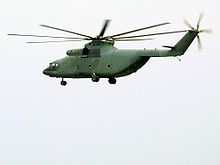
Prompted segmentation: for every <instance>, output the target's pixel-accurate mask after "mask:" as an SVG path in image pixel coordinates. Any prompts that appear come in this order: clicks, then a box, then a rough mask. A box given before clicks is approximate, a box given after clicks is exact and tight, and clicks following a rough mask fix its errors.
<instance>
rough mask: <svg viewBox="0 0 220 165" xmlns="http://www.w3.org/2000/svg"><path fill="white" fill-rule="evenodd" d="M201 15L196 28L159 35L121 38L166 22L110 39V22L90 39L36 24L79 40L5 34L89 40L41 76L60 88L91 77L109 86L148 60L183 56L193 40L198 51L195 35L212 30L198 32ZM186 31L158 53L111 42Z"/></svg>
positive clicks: (106, 21) (199, 45)
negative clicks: (58, 82) (56, 80)
mask: <svg viewBox="0 0 220 165" xmlns="http://www.w3.org/2000/svg"><path fill="white" fill-rule="evenodd" d="M202 17H203V13H201V14H200V16H199V20H198V23H197V26H196V28H194V27H192V26H191V25H190V23H189V22H188V21H187V20H186V19H185V20H184V23H185V24H186V25H187V26H188V27H189V28H190V30H181V31H170V32H160V33H152V34H144V35H133V36H124V35H126V34H130V33H134V32H137V31H142V30H146V29H150V28H155V27H158V26H163V25H167V24H169V22H165V23H161V24H156V25H152V26H147V27H143V28H140V29H135V30H131V31H128V32H124V33H119V34H115V35H111V36H104V34H105V31H106V29H107V27H108V25H109V23H110V20H105V21H104V24H103V27H102V29H101V32H100V34H99V35H98V36H96V37H91V36H88V35H85V34H81V33H77V32H73V31H69V30H65V29H60V28H56V27H52V26H48V25H40V26H42V27H45V28H50V29H54V30H59V31H63V32H67V33H71V34H74V35H78V36H80V37H58V36H57V37H56V36H42V35H27V34H8V35H13V36H25V37H42V38H53V39H57V38H59V39H65V40H63V41H42V42H27V43H48V42H68V41H85V40H86V41H90V42H89V43H87V44H85V46H84V48H81V49H71V50H68V51H67V52H66V54H67V56H66V57H64V58H61V59H58V60H55V61H54V62H51V63H50V64H49V67H47V68H46V69H44V70H43V74H45V75H48V76H50V77H55V78H61V79H62V80H61V85H63V86H65V85H66V84H67V82H66V81H64V78H91V79H92V81H93V82H98V81H99V80H100V78H107V79H108V82H109V83H110V84H115V83H116V78H118V77H122V76H127V75H130V74H132V73H134V72H136V71H137V70H138V69H140V68H141V67H142V66H143V65H145V64H146V63H147V61H148V60H149V59H150V58H151V57H170V56H174V57H178V56H181V55H183V54H184V53H185V52H186V50H187V49H188V47H189V46H190V45H191V43H192V42H193V40H194V39H195V38H196V37H197V39H198V47H199V49H202V46H201V41H200V37H199V35H198V34H199V33H202V32H206V33H211V32H212V30H210V29H207V30H199V27H200V22H201V19H202ZM183 32H187V33H186V34H185V35H184V36H183V37H182V39H180V41H179V42H178V43H177V44H176V45H175V46H163V47H165V48H166V49H163V50H158V49H153V50H146V49H143V50H134V49H117V48H116V47H114V43H115V41H142V40H151V39H152V38H143V37H149V36H155V35H163V34H172V33H183Z"/></svg>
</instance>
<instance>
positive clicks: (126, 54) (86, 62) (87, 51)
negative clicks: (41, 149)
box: [43, 31, 198, 78]
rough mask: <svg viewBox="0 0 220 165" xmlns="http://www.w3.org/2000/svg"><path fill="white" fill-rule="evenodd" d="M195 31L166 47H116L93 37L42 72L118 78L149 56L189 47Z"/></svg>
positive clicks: (177, 51)
mask: <svg viewBox="0 0 220 165" xmlns="http://www.w3.org/2000/svg"><path fill="white" fill-rule="evenodd" d="M197 34H198V32H196V31H189V32H187V34H186V35H185V36H184V37H183V38H182V39H181V40H180V41H179V42H178V43H177V44H176V45H175V46H174V47H172V48H170V50H157V49H153V50H144V49H143V50H132V49H131V50H129V49H117V48H115V47H114V41H99V40H97V41H96V40H94V41H92V42H90V43H88V44H86V45H85V48H84V49H72V50H68V51H67V56H66V57H64V58H62V59H59V60H56V61H54V62H52V63H50V65H49V67H48V68H46V69H45V70H44V71H43V73H44V74H46V75H49V76H51V77H61V78H91V77H92V75H93V74H95V75H97V76H99V77H100V78H110V77H121V76H126V75H129V74H132V73H134V72H136V71H137V70H138V69H140V68H141V67H142V66H143V65H144V64H145V63H146V62H147V61H148V60H149V59H150V57H168V56H180V55H182V54H184V52H185V51H186V49H187V48H188V47H189V46H190V44H191V43H192V41H193V40H194V38H195V37H196V36H197Z"/></svg>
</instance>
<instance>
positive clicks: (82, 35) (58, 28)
mask: <svg viewBox="0 0 220 165" xmlns="http://www.w3.org/2000/svg"><path fill="white" fill-rule="evenodd" d="M40 26H42V27H46V28H50V29H55V30H59V31H63V32H67V33H71V34H76V35H80V36H83V37H88V38H89V39H93V37H91V36H87V35H84V34H80V33H76V32H73V31H69V30H65V29H60V28H56V27H52V26H48V25H40Z"/></svg>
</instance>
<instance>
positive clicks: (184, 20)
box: [183, 18, 194, 30]
mask: <svg viewBox="0 0 220 165" xmlns="http://www.w3.org/2000/svg"><path fill="white" fill-rule="evenodd" d="M183 22H184V24H185V25H186V26H188V27H189V28H190V29H192V30H194V28H193V27H192V25H191V24H190V23H189V21H188V20H187V19H186V18H183Z"/></svg>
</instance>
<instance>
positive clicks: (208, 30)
mask: <svg viewBox="0 0 220 165" xmlns="http://www.w3.org/2000/svg"><path fill="white" fill-rule="evenodd" d="M199 32H200V33H209V34H213V33H214V30H213V29H203V30H200V31H199Z"/></svg>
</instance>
